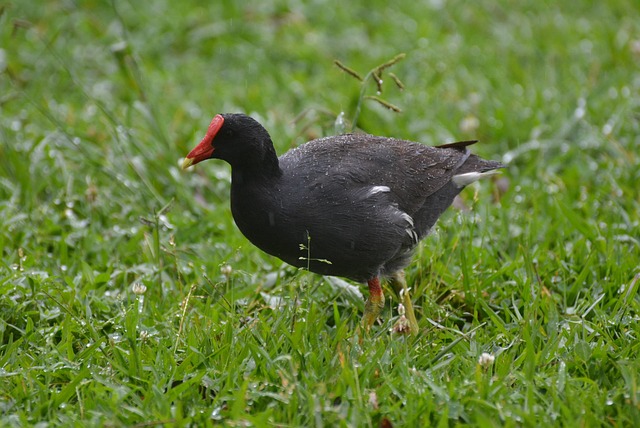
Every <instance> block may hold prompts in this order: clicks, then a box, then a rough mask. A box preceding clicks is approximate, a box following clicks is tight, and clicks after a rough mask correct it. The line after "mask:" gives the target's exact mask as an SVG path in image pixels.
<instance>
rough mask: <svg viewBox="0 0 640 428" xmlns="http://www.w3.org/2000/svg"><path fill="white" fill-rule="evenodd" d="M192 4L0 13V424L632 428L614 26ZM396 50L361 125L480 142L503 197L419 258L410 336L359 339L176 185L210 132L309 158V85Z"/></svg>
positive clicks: (631, 38)
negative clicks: (217, 122) (234, 134)
mask: <svg viewBox="0 0 640 428" xmlns="http://www.w3.org/2000/svg"><path fill="white" fill-rule="evenodd" d="M39 3H41V4H39ZM211 3H212V4H215V5H211V6H203V3H202V2H196V1H185V2H181V3H180V4H179V5H178V4H177V3H172V2H166V1H158V2H126V1H121V0H114V1H113V2H102V1H98V0H87V1H83V2H72V1H47V2H35V1H15V2H3V3H1V4H0V109H1V113H2V114H1V115H0V139H1V145H0V249H1V250H2V263H1V264H0V313H1V315H2V316H1V320H0V426H31V425H36V424H39V423H41V422H45V423H48V424H50V425H52V426H87V425H91V426H122V425H127V426H136V425H137V426H147V425H165V426H185V425H192V426H203V425H215V424H224V425H228V426H269V425H275V426H380V425H381V424H382V423H385V422H390V423H391V424H393V426H427V425H433V426H439V427H448V426H457V425H467V424H470V425H475V426H483V427H484V426H548V425H555V426H611V427H613V426H615V427H618V426H638V425H640V391H639V387H640V386H639V385H640V355H639V354H640V352H639V351H640V349H639V348H640V341H639V340H638V339H639V336H640V325H639V319H640V298H639V297H638V289H639V288H640V263H639V262H640V196H639V191H638V183H639V182H640V6H638V5H637V4H636V2H633V1H630V0H629V1H625V0H613V1H607V2H595V3H593V4H592V5H591V4H589V2H573V1H569V0H567V1H561V2H551V1H523V2H517V3H514V2H508V1H499V2H495V1H489V0H480V1H476V2H463V1H458V0H453V1H448V2H439V1H429V2H404V3H403V4H402V5H398V6H390V3H389V2H383V1H377V0H373V1H367V2H330V1H321V0H318V1H313V2H301V1H299V2H295V1H290V2H284V1H273V2H260V4H254V5H252V6H244V5H242V6H241V5H240V4H241V3H242V2H231V1H222V2H211ZM255 3H257V2H255ZM401 52H404V53H406V58H405V59H404V60H403V61H401V62H400V63H398V64H396V65H394V67H393V72H394V73H395V74H396V75H397V76H398V77H399V78H400V79H402V81H403V82H404V84H405V85H406V89H405V90H404V91H399V90H398V89H397V88H395V87H394V85H393V84H392V83H391V81H390V79H388V78H387V79H386V80H385V83H384V92H383V93H382V97H384V98H385V99H386V100H387V101H389V102H391V103H393V104H394V105H397V106H400V107H401V108H402V110H403V112H402V113H401V114H394V113H391V112H389V111H388V110H386V109H384V108H383V107H382V106H380V105H378V104H377V103H375V102H373V101H371V100H368V101H366V103H365V105H364V109H363V111H362V114H361V116H360V119H359V122H358V124H359V125H360V127H361V128H362V129H364V130H365V131H367V132H370V133H374V134H379V135H388V136H395V137H401V138H406V139H411V140H417V141H422V142H424V143H426V144H439V143H444V142H450V141H454V140H458V139H471V138H477V139H480V140H481V144H478V145H476V146H474V151H475V152H477V153H479V154H481V155H482V156H484V157H488V158H493V159H503V160H505V161H508V162H509V167H508V168H507V170H506V171H505V173H504V174H503V177H504V178H506V179H507V180H508V183H509V184H508V189H507V191H506V193H504V194H503V195H502V196H501V197H500V198H499V201H496V199H495V197H494V196H495V195H496V192H497V186H496V183H495V182H490V181H487V182H485V183H482V184H481V185H479V186H477V187H472V188H470V189H467V190H465V192H464V194H463V197H464V201H465V204H466V205H467V206H468V207H469V208H470V209H471V210H470V211H459V210H456V209H455V208H452V209H450V210H449V211H448V212H447V213H446V214H445V215H444V216H443V218H442V219H441V221H440V222H439V223H438V227H437V230H436V231H435V232H434V233H433V235H432V236H430V237H429V238H428V239H426V240H425V241H424V242H423V243H422V244H421V246H420V248H419V250H418V251H417V253H416V257H415V259H414V263H413V264H412V265H411V266H410V267H409V268H408V269H407V278H408V280H409V283H410V284H411V286H412V289H413V292H414V304H415V305H416V307H417V310H418V320H419V323H420V327H421V333H420V335H419V336H418V337H415V338H411V337H403V336H397V335H395V334H393V333H391V332H390V331H389V329H390V327H391V325H392V323H393V322H394V320H395V319H396V317H397V308H396V306H397V303H398V300H397V298H395V297H393V298H389V299H388V300H387V302H388V305H387V308H386V310H385V311H384V317H383V319H382V321H383V323H382V324H381V325H379V326H377V327H376V328H375V329H374V330H373V332H372V334H371V335H370V336H368V337H364V338H361V337H358V334H357V326H358V322H359V319H360V316H361V311H362V308H363V304H362V301H361V300H360V298H359V297H358V295H357V293H355V292H354V289H353V287H344V286H342V287H341V286H339V284H337V285H336V284H335V283H334V284H332V283H330V282H328V281H327V280H326V279H324V278H322V277H319V276H316V275H313V274H310V273H306V272H302V271H296V270H295V269H293V268H291V267H288V266H285V265H283V264H282V263H281V262H280V261H279V260H277V259H274V258H272V257H269V256H267V255H265V254H263V253H261V252H260V251H258V250H257V249H256V248H255V247H253V246H252V245H251V244H250V243H249V242H248V241H247V240H245V239H244V238H243V237H242V235H241V234H240V232H239V231H238V230H237V229H236V227H235V225H234V224H233V219H232V218H231V214H230V211H229V169H228V166H227V165H225V164H223V163H220V162H217V163H216V162H207V163H204V164H202V165H199V166H198V167H197V168H195V170H194V171H189V172H183V171H181V170H180V169H179V162H180V160H181V158H182V157H183V156H184V155H185V154H186V153H187V152H188V150H189V149H191V148H192V147H193V146H194V145H195V143H196V142H197V141H199V139H200V138H201V137H202V135H203V134H204V131H205V130H206V126H207V125H208V123H209V121H210V119H211V117H212V116H213V115H214V114H216V113H220V112H230V111H244V112H247V113H249V114H252V115H254V116H255V117H256V118H259V120H260V121H261V122H262V123H263V124H264V125H265V126H266V127H267V129H269V131H270V132H271V134H272V136H273V139H274V141H275V144H276V148H277V150H278V151H279V152H280V153H282V152H284V151H286V150H287V149H288V148H290V147H292V146H295V145H297V144H301V143H303V142H304V141H307V140H308V139H311V138H314V137H318V136H323V135H329V134H331V133H332V132H333V122H334V120H335V118H336V116H337V115H338V113H339V112H341V111H345V113H346V115H347V117H352V115H353V113H354V111H355V107H356V104H357V101H358V94H359V86H358V83H357V82H356V81H355V80H354V79H353V78H351V77H350V76H348V75H347V74H345V73H343V72H341V71H340V70H339V69H338V68H337V67H336V66H335V65H334V64H333V62H334V60H339V61H341V62H343V63H344V64H346V65H347V66H349V67H352V68H354V69H355V70H357V71H358V72H359V73H362V74H364V73H366V72H367V71H368V70H369V69H371V68H373V67H375V66H376V65H378V64H380V63H382V62H384V61H386V60H388V59H389V58H392V57H394V56H395V55H396V54H398V53H401ZM369 94H372V95H374V94H375V88H374V87H371V88H370V92H369ZM303 112H306V114H304V115H302V116H301V114H302V113H303ZM295 118H298V120H296V121H294V119H295ZM465 119H467V121H466V125H465V124H463V122H465ZM470 124H471V125H473V126H469V125H470ZM475 125H477V127H476V126H475ZM227 265H228V266H230V267H231V272H229V271H227V275H225V274H224V273H223V270H221V268H222V267H223V266H227ZM135 284H142V285H145V286H146V292H145V293H144V295H143V296H144V297H143V299H142V298H140V296H139V295H136V294H134V293H133V290H132V287H133V286H134V285H135ZM363 291H364V290H363ZM388 295H389V296H392V293H388ZM485 352H486V353H490V354H492V355H494V356H495V361H494V363H493V365H490V366H488V367H483V366H481V365H480V364H479V363H478V361H479V357H480V355H481V354H482V353H485ZM39 426H46V424H42V425H39Z"/></svg>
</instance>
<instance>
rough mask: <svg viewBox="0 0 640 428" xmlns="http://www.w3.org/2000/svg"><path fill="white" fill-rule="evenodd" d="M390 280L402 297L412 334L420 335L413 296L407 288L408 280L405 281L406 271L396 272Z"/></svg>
mask: <svg viewBox="0 0 640 428" xmlns="http://www.w3.org/2000/svg"><path fill="white" fill-rule="evenodd" d="M390 279H391V285H392V286H393V288H394V290H396V292H397V293H398V294H399V295H400V300H402V305H403V306H404V309H405V314H406V317H407V320H409V329H410V330H411V334H413V335H415V334H418V331H419V328H418V321H417V320H416V314H415V313H414V312H413V303H411V296H410V295H409V288H408V287H407V280H406V279H405V276H404V271H402V270H399V271H397V272H395V273H394V274H393V275H392V276H391V278H390Z"/></svg>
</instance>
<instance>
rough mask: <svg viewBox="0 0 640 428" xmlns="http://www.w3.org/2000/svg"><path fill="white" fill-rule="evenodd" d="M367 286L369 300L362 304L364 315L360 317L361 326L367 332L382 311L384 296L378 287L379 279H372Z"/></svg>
mask: <svg viewBox="0 0 640 428" xmlns="http://www.w3.org/2000/svg"><path fill="white" fill-rule="evenodd" d="M367 285H368V286H369V298H368V299H367V301H366V302H365V304H364V314H363V315H362V325H363V327H364V329H365V331H369V329H370V328H371V326H372V325H373V323H374V322H376V320H377V319H378V316H379V315H380V312H382V309H384V294H383V293H382V287H381V286H380V279H379V278H378V277H375V278H372V279H370V280H369V281H368V282H367Z"/></svg>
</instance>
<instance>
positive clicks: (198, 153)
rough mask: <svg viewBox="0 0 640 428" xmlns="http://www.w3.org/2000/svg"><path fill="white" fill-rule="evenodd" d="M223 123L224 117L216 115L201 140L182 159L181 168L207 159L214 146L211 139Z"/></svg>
mask: <svg viewBox="0 0 640 428" xmlns="http://www.w3.org/2000/svg"><path fill="white" fill-rule="evenodd" d="M223 123H224V117H222V116H221V115H219V114H218V115H216V116H215V117H214V118H213V120H212V121H211V124H210V125H209V129H208V130H207V134H206V135H205V136H204V138H203V139H202V141H200V143H199V144H198V145H197V146H196V147H195V148H194V149H193V150H191V151H190V152H189V154H188V155H187V157H186V158H184V161H182V169H187V168H189V167H190V166H191V165H195V164H197V163H198V162H202V161H203V160H206V159H209V158H210V157H211V155H212V154H213V151H214V150H215V148H214V147H213V139H214V138H215V137H216V134H217V133H218V131H220V128H222V124H223Z"/></svg>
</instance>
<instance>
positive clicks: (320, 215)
mask: <svg viewBox="0 0 640 428" xmlns="http://www.w3.org/2000/svg"><path fill="white" fill-rule="evenodd" d="M476 142H477V141H476V140H471V141H460V142H456V143H449V144H444V145H440V146H434V147H432V146H427V145H425V144H421V143H417V142H412V141H406V140H401V139H396V138H389V137H381V136H374V135H370V134H366V133H349V134H343V135H336V136H329V137H324V138H319V139H314V140H312V141H309V142H307V143H305V144H302V145H300V146H298V147H296V148H294V149H292V150H289V151H288V152H286V153H284V154H283V155H281V156H280V157H278V156H277V154H276V151H275V148H274V145H273V142H272V139H271V136H270V135H269V133H268V131H267V130H266V129H265V128H264V127H263V126H262V125H261V124H260V123H259V122H258V121H256V120H255V119H253V118H251V117H250V116H247V115H245V114H242V113H224V114H217V115H216V116H214V117H213V119H212V121H211V123H210V125H209V128H208V130H207V132H206V135H205V136H204V138H203V139H202V140H201V141H200V143H199V144H197V145H196V146H195V148H193V150H191V151H190V152H189V153H188V154H187V156H186V157H185V158H184V161H183V163H182V167H183V169H187V168H189V167H191V166H193V165H195V164H197V163H200V162H202V161H204V160H207V159H221V160H223V161H226V162H227V163H228V164H229V165H230V166H231V192H230V193H231V197H230V203H231V213H232V215H233V219H234V221H235V223H236V225H237V227H238V228H239V229H240V231H241V232H242V234H243V235H244V236H245V237H246V238H247V239H248V240H249V241H251V242H252V243H253V244H254V245H255V246H256V247H258V248H259V249H261V250H262V251H264V252H266V253H268V254H270V255H273V256H276V257H278V258H280V259H281V260H283V261H284V262H286V263H288V264H290V265H292V266H295V267H299V268H305V269H308V270H309V271H311V272H315V273H317V274H320V275H328V276H337V277H343V278H347V279H349V280H353V281H356V282H360V283H366V284H367V286H368V289H369V296H368V299H367V300H366V302H365V308H364V313H363V316H362V325H363V326H364V327H365V329H366V330H367V331H369V329H370V328H371V327H372V326H373V324H374V323H375V322H376V320H377V319H378V317H379V315H380V313H381V311H382V310H383V308H384V304H385V297H384V294H383V291H382V287H381V279H384V278H387V279H389V280H390V281H391V282H392V283H393V284H394V285H395V286H396V287H398V288H400V289H402V290H404V291H408V287H407V285H406V280H405V277H404V268H405V267H406V266H407V265H409V264H410V262H411V259H412V256H413V253H414V250H415V248H416V246H417V245H418V243H419V242H420V241H421V240H422V239H423V238H425V237H426V236H427V235H428V234H429V232H430V230H431V229H432V227H433V226H434V224H435V223H436V221H437V220H438V218H439V217H440V215H441V214H442V213H443V212H444V211H445V210H446V209H447V208H448V207H449V206H450V205H451V204H452V202H453V200H454V198H455V196H456V195H457V194H458V193H460V192H461V191H462V189H463V188H464V187H465V186H467V185H469V184H471V183H473V182H475V181H477V180H479V179H481V178H483V177H487V176H489V175H492V174H494V173H496V172H497V170H498V169H500V168H503V167H504V165H503V164H502V163H500V162H498V161H493V160H485V159H482V158H480V157H479V156H477V155H474V154H472V153H471V152H470V150H469V146H471V145H472V144H474V143H476ZM401 294H402V293H401ZM407 296H408V294H405V296H404V302H405V303H406V304H407V305H409V307H408V308H407V312H408V321H409V323H408V324H409V329H410V332H411V333H413V334H416V333H417V332H418V331H419V327H418V323H417V321H416V318H415V314H414V312H413V307H412V306H411V299H410V298H407Z"/></svg>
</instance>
